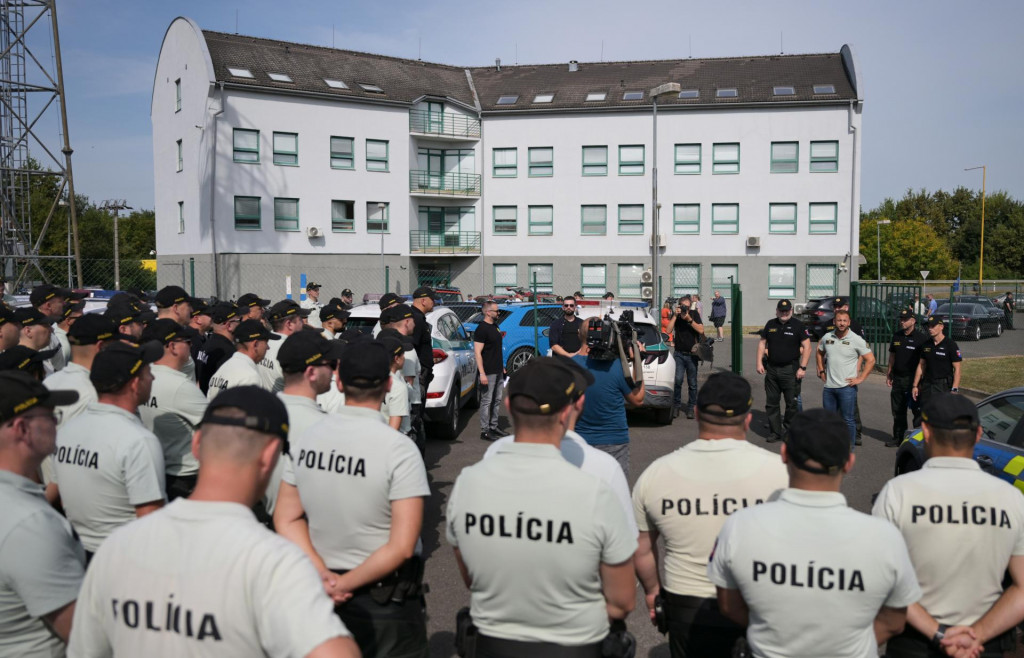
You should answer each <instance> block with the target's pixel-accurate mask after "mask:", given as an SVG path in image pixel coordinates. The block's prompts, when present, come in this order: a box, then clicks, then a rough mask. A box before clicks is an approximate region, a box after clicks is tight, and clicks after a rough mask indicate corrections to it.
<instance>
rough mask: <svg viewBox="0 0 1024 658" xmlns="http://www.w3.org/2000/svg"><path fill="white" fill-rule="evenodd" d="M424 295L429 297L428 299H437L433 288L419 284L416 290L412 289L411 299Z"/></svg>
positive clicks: (420, 297)
mask: <svg viewBox="0 0 1024 658" xmlns="http://www.w3.org/2000/svg"><path fill="white" fill-rule="evenodd" d="M424 297H429V298H430V299H435V300H436V299H437V293H436V292H434V289H433V288H431V287H429V286H420V287H419V288H417V289H416V290H413V291H412V298H413V299H422V298H424Z"/></svg>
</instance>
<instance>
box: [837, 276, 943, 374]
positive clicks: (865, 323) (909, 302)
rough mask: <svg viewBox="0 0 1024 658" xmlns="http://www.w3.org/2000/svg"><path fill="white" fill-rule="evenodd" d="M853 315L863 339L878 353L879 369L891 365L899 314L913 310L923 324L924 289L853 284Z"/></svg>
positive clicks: (878, 284)
mask: <svg viewBox="0 0 1024 658" xmlns="http://www.w3.org/2000/svg"><path fill="white" fill-rule="evenodd" d="M850 292H851V294H850V313H851V315H852V316H853V318H854V319H855V320H856V321H857V322H859V323H860V324H861V326H862V327H863V328H864V340H865V341H867V343H868V346H869V347H871V351H872V352H874V353H875V364H876V367H880V368H885V367H888V365H889V342H890V341H891V340H892V337H893V334H895V333H896V330H897V329H899V314H900V311H901V310H903V309H905V308H909V309H911V310H913V311H914V314H915V315H916V316H917V317H918V323H920V321H921V318H922V316H923V312H922V311H924V310H926V308H925V307H924V306H923V305H922V304H923V302H922V300H921V298H922V295H921V286H919V285H913V284H905V283H885V282H881V283H866V282H862V281H854V282H853V283H852V284H851V285H850Z"/></svg>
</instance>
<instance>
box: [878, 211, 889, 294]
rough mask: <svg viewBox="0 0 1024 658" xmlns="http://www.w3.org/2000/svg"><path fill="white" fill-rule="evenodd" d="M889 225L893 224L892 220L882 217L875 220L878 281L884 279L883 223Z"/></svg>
mask: <svg viewBox="0 0 1024 658" xmlns="http://www.w3.org/2000/svg"><path fill="white" fill-rule="evenodd" d="M883 224H884V225H886V226H888V225H889V224H892V220H889V219H880V220H878V221H877V222H875V248H876V252H875V259H876V262H875V264H876V265H877V266H878V279H877V280H878V281H879V282H881V280H882V225H883Z"/></svg>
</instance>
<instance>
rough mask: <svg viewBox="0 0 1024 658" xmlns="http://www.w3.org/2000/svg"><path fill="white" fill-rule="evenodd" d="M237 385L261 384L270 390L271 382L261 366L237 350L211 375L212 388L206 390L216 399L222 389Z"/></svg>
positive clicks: (209, 396)
mask: <svg viewBox="0 0 1024 658" xmlns="http://www.w3.org/2000/svg"><path fill="white" fill-rule="evenodd" d="M236 386H259V387H261V388H263V389H266V390H268V391H269V390H270V383H269V381H268V380H267V378H266V377H265V376H264V375H263V374H262V372H261V370H260V366H258V365H256V362H255V361H253V360H252V359H250V358H249V357H248V356H246V355H245V354H242V353H241V352H235V353H234V354H232V355H231V358H230V359H228V360H227V361H225V362H224V363H223V365H221V367H220V368H217V372H215V373H213V377H210V388H209V389H207V391H206V397H207V399H209V400H212V399H214V398H215V397H217V395H218V394H219V393H220V392H221V391H226V390H227V389H229V388H235V387H236Z"/></svg>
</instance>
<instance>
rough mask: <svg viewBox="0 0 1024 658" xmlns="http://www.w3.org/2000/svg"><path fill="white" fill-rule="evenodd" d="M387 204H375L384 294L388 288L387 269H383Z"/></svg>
mask: <svg viewBox="0 0 1024 658" xmlns="http://www.w3.org/2000/svg"><path fill="white" fill-rule="evenodd" d="M387 207H388V204H386V203H383V202H378V203H377V211H378V212H379V213H380V217H379V218H378V220H379V222H380V223H379V224H378V226H379V227H380V276H381V278H382V279H383V281H384V292H387V287H388V274H387V269H386V268H385V267H384V212H385V211H386V210H387Z"/></svg>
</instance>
